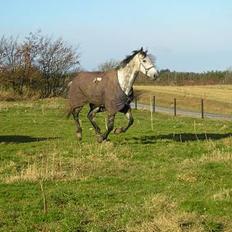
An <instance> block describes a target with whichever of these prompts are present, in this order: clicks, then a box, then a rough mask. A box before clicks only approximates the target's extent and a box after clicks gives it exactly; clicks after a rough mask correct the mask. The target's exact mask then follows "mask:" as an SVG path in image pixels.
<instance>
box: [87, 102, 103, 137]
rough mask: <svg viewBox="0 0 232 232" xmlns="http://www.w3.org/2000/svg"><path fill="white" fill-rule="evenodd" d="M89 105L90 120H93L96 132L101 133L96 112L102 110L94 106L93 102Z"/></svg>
mask: <svg viewBox="0 0 232 232" xmlns="http://www.w3.org/2000/svg"><path fill="white" fill-rule="evenodd" d="M89 106H90V110H89V113H88V115H87V117H88V119H89V121H90V122H91V124H92V126H93V128H94V130H95V132H96V134H100V133H101V129H100V127H99V126H98V125H97V123H96V122H95V116H96V113H98V112H101V110H100V107H97V106H94V105H93V104H89Z"/></svg>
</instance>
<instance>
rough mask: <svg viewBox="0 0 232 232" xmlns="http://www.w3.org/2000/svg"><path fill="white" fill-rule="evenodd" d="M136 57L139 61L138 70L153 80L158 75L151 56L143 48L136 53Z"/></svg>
mask: <svg viewBox="0 0 232 232" xmlns="http://www.w3.org/2000/svg"><path fill="white" fill-rule="evenodd" d="M136 56H137V59H138V62H139V71H140V72H142V73H143V74H145V75H146V76H148V77H150V78H151V79H152V80H155V79H156V78H157V77H158V71H157V70H156V68H155V65H154V62H153V61H152V59H151V57H150V56H149V55H148V54H147V51H144V50H143V48H141V49H140V50H139V52H138V53H137V55H136Z"/></svg>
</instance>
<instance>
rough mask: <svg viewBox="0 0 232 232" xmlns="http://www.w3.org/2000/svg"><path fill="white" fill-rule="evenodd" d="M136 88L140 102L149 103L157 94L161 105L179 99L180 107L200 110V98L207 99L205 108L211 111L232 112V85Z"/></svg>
mask: <svg viewBox="0 0 232 232" xmlns="http://www.w3.org/2000/svg"><path fill="white" fill-rule="evenodd" d="M135 90H136V91H137V92H138V93H139V94H140V97H139V98H140V99H139V101H140V102H143V103H147V104H149V102H150V96H151V95H152V96H153V95H155V96H156V99H157V104H158V105H160V106H167V107H172V106H173V98H176V99H177V107H178V108H179V109H189V110H194V111H199V110H200V99H202V98H203V99H204V100H205V110H206V112H209V113H221V114H229V115H231V114H232V85H208V86H207V85H205V86H150V85H147V86H142V85H138V86H136V87H135Z"/></svg>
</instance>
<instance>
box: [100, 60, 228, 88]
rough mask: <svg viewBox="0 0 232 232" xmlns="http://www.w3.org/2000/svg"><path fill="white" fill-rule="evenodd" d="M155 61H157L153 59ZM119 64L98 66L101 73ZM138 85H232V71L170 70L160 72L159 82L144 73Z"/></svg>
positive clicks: (110, 63)
mask: <svg viewBox="0 0 232 232" xmlns="http://www.w3.org/2000/svg"><path fill="white" fill-rule="evenodd" d="M153 60H155V59H154V58H153ZM118 65H119V62H117V61H115V60H109V61H106V62H104V63H103V64H101V65H99V66H98V69H99V70H100V71H108V70H112V69H115V68H117V66H118ZM136 83H137V84H154V85H216V84H232V71H231V70H230V69H228V70H226V71H208V72H202V73H196V72H176V71H170V70H169V69H162V70H160V71H159V78H158V79H157V80H150V79H149V78H147V77H146V76H145V75H143V74H142V73H139V75H138V77H137V79H136Z"/></svg>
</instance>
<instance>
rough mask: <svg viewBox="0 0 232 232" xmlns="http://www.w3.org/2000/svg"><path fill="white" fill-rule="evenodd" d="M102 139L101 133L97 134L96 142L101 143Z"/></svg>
mask: <svg viewBox="0 0 232 232" xmlns="http://www.w3.org/2000/svg"><path fill="white" fill-rule="evenodd" d="M103 141H104V138H103V137H102V136H101V135H97V142H98V143H102V142H103Z"/></svg>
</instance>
